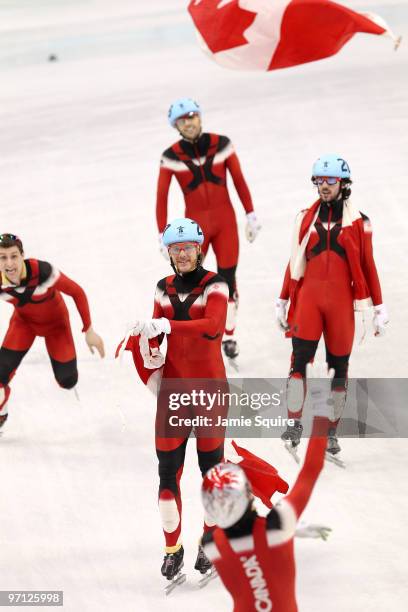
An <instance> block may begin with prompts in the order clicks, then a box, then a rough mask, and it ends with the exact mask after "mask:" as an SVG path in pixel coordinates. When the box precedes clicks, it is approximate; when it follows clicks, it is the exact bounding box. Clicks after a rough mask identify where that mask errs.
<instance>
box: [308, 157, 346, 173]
mask: <svg viewBox="0 0 408 612" xmlns="http://www.w3.org/2000/svg"><path fill="white" fill-rule="evenodd" d="M314 176H335V177H338V178H342V179H349V178H350V176H351V174H350V168H349V165H348V163H347V162H346V160H345V159H343V158H342V157H340V156H339V155H336V154H335V153H330V154H328V155H322V156H321V157H319V159H317V160H316V161H315V163H314V164H313V168H312V177H314Z"/></svg>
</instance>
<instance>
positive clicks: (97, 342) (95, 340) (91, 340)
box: [85, 327, 105, 359]
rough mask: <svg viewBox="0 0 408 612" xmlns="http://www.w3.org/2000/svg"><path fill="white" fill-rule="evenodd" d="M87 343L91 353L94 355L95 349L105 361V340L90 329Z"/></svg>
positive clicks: (87, 334) (86, 336)
mask: <svg viewBox="0 0 408 612" xmlns="http://www.w3.org/2000/svg"><path fill="white" fill-rule="evenodd" d="M85 342H86V343H87V345H88V346H89V350H90V351H91V353H92V354H93V353H94V348H96V350H97V351H98V353H99V355H100V356H101V358H102V359H103V358H104V357H105V347H104V345H103V340H102V338H101V337H100V336H98V334H97V333H96V332H95V331H94V330H93V329H92V327H90V328H89V329H88V331H87V332H86V334H85Z"/></svg>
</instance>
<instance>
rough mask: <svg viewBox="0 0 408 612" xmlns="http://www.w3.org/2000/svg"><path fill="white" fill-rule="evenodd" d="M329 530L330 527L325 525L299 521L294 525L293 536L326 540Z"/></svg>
mask: <svg viewBox="0 0 408 612" xmlns="http://www.w3.org/2000/svg"><path fill="white" fill-rule="evenodd" d="M331 530H332V529H331V527H326V526H325V525H317V524H311V523H306V522H305V521H301V522H300V523H298V525H297V527H296V531H295V536H296V537H297V538H322V540H324V541H326V540H327V538H328V537H329V535H330V532H331Z"/></svg>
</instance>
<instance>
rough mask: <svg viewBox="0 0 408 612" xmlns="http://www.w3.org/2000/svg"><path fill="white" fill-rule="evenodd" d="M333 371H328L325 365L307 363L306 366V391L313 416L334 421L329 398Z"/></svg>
mask: <svg viewBox="0 0 408 612" xmlns="http://www.w3.org/2000/svg"><path fill="white" fill-rule="evenodd" d="M333 377H334V370H333V368H331V369H330V370H329V369H328V365H327V363H324V364H323V363H318V362H315V363H308V364H307V366H306V379H307V390H308V391H309V393H310V396H311V399H312V410H313V415H314V416H322V417H327V418H328V419H330V420H334V407H333V400H332V397H331V384H332V380H333Z"/></svg>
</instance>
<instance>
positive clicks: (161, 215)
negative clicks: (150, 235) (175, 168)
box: [156, 166, 173, 233]
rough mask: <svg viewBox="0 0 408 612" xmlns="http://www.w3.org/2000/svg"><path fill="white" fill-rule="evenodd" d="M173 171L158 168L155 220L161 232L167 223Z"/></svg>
mask: <svg viewBox="0 0 408 612" xmlns="http://www.w3.org/2000/svg"><path fill="white" fill-rule="evenodd" d="M172 176H173V172H172V171H171V170H169V169H168V168H163V166H162V167H161V168H160V173H159V179H158V181H157V198H156V220H157V227H158V229H159V232H160V233H162V232H163V231H164V228H165V227H166V224H167V200H168V195H169V188H170V182H171V177H172Z"/></svg>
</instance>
